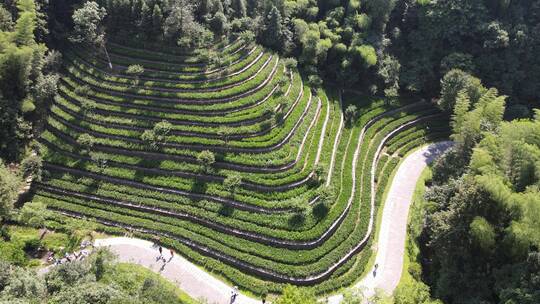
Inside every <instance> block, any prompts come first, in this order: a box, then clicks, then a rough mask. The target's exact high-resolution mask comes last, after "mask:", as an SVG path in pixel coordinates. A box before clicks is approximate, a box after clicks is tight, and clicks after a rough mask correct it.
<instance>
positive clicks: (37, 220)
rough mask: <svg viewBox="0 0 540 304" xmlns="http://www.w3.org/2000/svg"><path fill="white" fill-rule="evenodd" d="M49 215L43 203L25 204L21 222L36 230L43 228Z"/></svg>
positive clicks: (20, 214) (22, 209) (21, 213)
mask: <svg viewBox="0 0 540 304" xmlns="http://www.w3.org/2000/svg"><path fill="white" fill-rule="evenodd" d="M48 214H49V211H48V210H47V206H46V205H45V204H43V203H41V202H29V203H26V204H24V206H23V207H22V208H21V211H20V212H19V221H20V222H21V223H23V224H25V225H28V226H31V227H34V228H43V227H44V226H45V220H46V218H47V216H48Z"/></svg>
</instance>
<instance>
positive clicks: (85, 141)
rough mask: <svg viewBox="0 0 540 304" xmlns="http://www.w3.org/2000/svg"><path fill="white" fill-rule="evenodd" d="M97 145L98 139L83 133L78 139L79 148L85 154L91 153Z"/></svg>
mask: <svg viewBox="0 0 540 304" xmlns="http://www.w3.org/2000/svg"><path fill="white" fill-rule="evenodd" d="M95 143H96V139H95V138H94V137H93V136H92V135H90V134H87V133H83V134H81V135H79V137H78V138H77V144H79V147H80V149H81V152H82V153H83V154H88V153H90V151H91V150H92V148H93V147H94V144H95Z"/></svg>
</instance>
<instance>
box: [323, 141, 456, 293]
mask: <svg viewBox="0 0 540 304" xmlns="http://www.w3.org/2000/svg"><path fill="white" fill-rule="evenodd" d="M451 146H452V142H448V141H444V142H438V143H434V144H431V145H428V146H425V147H422V148H420V149H418V150H416V151H414V152H413V153H412V154H410V155H408V156H407V157H406V158H405V159H404V160H403V162H402V163H401V164H400V166H399V168H398V170H397V172H396V174H395V176H394V179H393V180H392V184H391V186H390V190H389V191H388V195H387V197H386V201H385V203H384V209H383V215H382V220H381V227H380V232H379V237H378V240H377V243H376V244H375V245H374V246H375V247H376V250H377V255H376V257H375V264H377V265H378V268H377V271H376V275H375V276H374V275H373V271H374V270H375V269H372V270H371V272H370V273H369V274H368V275H367V276H366V277H365V278H363V279H362V280H361V281H360V282H358V283H357V284H356V285H355V286H354V287H353V288H357V289H360V290H361V291H362V292H363V294H364V296H366V297H371V296H373V295H374V294H375V291H376V290H377V289H380V290H382V291H384V292H385V293H386V294H388V295H391V294H392V293H393V292H394V289H395V288H396V287H397V285H398V283H399V280H400V278H401V273H402V270H403V255H404V253H405V239H406V236H407V220H408V215H409V208H410V206H411V203H412V198H413V195H414V190H415V188H416V183H417V181H418V179H419V178H420V175H421V174H422V171H424V169H425V168H426V166H427V165H428V164H429V163H431V162H432V161H433V160H434V159H435V158H437V157H438V156H440V155H441V154H442V153H444V151H446V150H447V149H448V148H450V147H451ZM342 298H343V296H342V295H334V296H331V297H329V299H328V300H329V301H328V303H329V304H337V303H340V302H341V300H342Z"/></svg>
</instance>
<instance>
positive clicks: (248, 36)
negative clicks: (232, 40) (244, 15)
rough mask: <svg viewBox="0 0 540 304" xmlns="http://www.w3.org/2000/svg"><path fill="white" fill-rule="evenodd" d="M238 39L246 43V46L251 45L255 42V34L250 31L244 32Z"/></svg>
mask: <svg viewBox="0 0 540 304" xmlns="http://www.w3.org/2000/svg"><path fill="white" fill-rule="evenodd" d="M238 38H240V39H241V40H242V41H244V43H245V44H247V45H251V44H252V43H253V42H254V41H255V34H254V33H253V32H252V31H250V30H247V31H243V32H241V33H240V34H239V35H238Z"/></svg>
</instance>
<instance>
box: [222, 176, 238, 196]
mask: <svg viewBox="0 0 540 304" xmlns="http://www.w3.org/2000/svg"><path fill="white" fill-rule="evenodd" d="M240 184H242V176H240V174H231V175H228V176H227V178H225V180H223V187H225V189H227V191H229V192H230V193H231V194H233V195H234V193H236V190H238V187H240Z"/></svg>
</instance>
